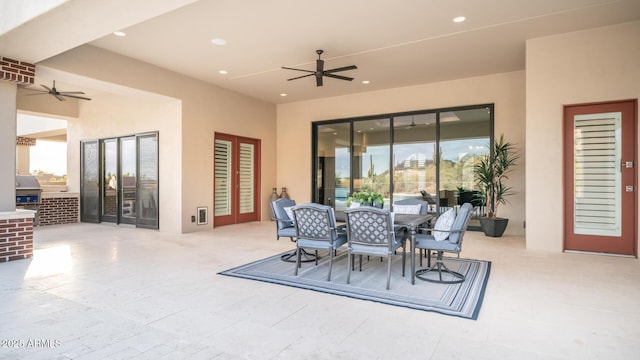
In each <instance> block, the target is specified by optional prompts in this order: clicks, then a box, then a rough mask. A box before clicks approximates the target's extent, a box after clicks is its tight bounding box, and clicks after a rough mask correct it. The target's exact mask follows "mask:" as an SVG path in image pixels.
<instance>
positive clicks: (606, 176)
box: [573, 112, 622, 236]
mask: <svg viewBox="0 0 640 360" xmlns="http://www.w3.org/2000/svg"><path fill="white" fill-rule="evenodd" d="M621 118H622V115H621V113H619V112H612V113H601V114H589V115H575V116H574V199H575V200H574V229H573V230H574V233H575V234H583V235H601V236H621V214H622V209H621V191H622V190H621V168H620V167H621V163H620V162H621V146H620V145H621V144H620V142H621Z"/></svg>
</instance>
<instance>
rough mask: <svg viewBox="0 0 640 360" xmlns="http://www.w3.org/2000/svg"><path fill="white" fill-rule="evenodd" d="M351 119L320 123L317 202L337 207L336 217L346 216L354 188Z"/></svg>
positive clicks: (317, 160) (317, 148) (318, 134)
mask: <svg viewBox="0 0 640 360" xmlns="http://www.w3.org/2000/svg"><path fill="white" fill-rule="evenodd" d="M350 129H351V125H350V123H349V122H344V123H337V124H327V125H320V126H318V127H317V130H316V131H317V143H316V159H315V160H316V179H315V181H316V194H315V195H316V198H315V200H314V201H315V202H317V203H319V204H325V205H330V206H333V207H334V209H335V210H336V216H338V217H339V218H344V209H345V208H346V201H347V197H348V195H349V193H350V191H351V190H350V189H351V162H350V150H349V149H350V144H351V142H350Z"/></svg>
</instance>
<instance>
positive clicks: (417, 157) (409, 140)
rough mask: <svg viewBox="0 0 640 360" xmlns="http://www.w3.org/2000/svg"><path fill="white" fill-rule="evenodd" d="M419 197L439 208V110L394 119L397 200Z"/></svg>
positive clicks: (395, 190)
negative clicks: (437, 142)
mask: <svg viewBox="0 0 640 360" xmlns="http://www.w3.org/2000/svg"><path fill="white" fill-rule="evenodd" d="M408 198H415V199H420V200H425V201H427V202H428V203H429V211H430V212H435V210H436V199H437V186H436V114H433V113H432V114H418V115H408V116H399V117H395V118H394V119H393V201H398V200H402V199H408Z"/></svg>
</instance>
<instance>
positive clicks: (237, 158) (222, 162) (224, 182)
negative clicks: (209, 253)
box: [213, 133, 260, 226]
mask: <svg viewBox="0 0 640 360" xmlns="http://www.w3.org/2000/svg"><path fill="white" fill-rule="evenodd" d="M214 141H215V146H214V189H213V193H214V221H213V223H214V226H220V225H229V224H237V223H241V222H249V221H257V220H259V219H260V206H259V199H260V193H259V191H258V190H259V189H260V161H259V160H260V140H258V139H251V138H246V137H241V136H235V135H229V134H222V133H216V134H215V140H214Z"/></svg>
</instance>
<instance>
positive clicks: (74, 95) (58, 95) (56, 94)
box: [27, 80, 91, 101]
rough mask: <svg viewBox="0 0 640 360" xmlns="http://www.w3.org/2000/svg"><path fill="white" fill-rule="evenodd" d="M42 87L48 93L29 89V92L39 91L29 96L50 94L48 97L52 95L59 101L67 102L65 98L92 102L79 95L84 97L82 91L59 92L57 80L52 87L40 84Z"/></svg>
mask: <svg viewBox="0 0 640 360" xmlns="http://www.w3.org/2000/svg"><path fill="white" fill-rule="evenodd" d="M40 86H42V87H43V88H44V89H45V90H46V91H42V90H36V89H27V90H31V91H37V93H36V94H28V95H43V94H48V95H51V96H53V97H55V98H56V99H58V100H59V101H65V99H64V98H65V97H68V98H74V99H80V100H91V99H90V98H88V97H84V96H79V95H84V93H83V92H82V91H58V89H56V81H55V80H53V86H52V87H48V86H47V85H42V84H40Z"/></svg>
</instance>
